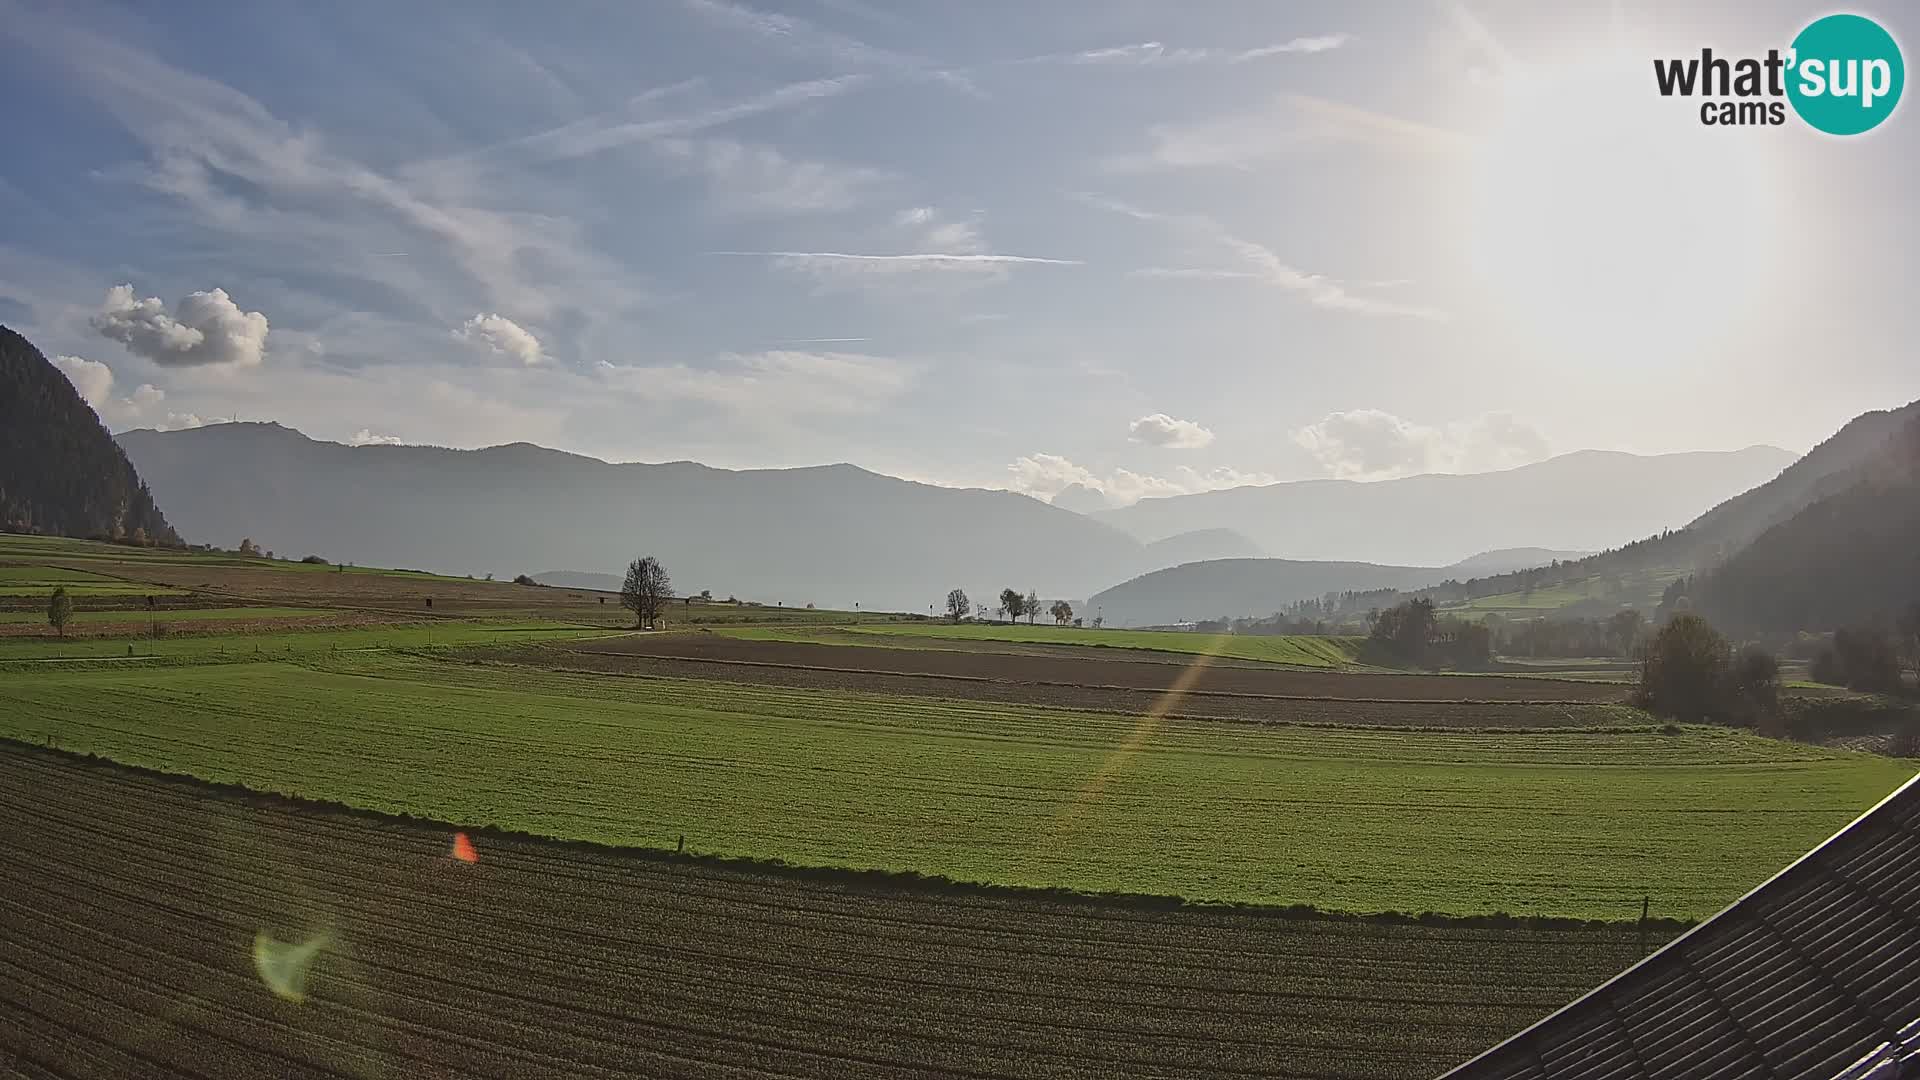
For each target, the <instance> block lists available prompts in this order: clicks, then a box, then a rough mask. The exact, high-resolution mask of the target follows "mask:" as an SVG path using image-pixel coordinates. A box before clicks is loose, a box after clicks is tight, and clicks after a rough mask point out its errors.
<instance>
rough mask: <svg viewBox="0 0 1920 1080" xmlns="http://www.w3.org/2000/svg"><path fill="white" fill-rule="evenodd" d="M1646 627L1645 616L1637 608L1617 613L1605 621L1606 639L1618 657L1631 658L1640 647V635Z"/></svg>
mask: <svg viewBox="0 0 1920 1080" xmlns="http://www.w3.org/2000/svg"><path fill="white" fill-rule="evenodd" d="M1646 626H1647V619H1646V616H1644V615H1642V614H1640V612H1639V610H1638V609H1637V608H1628V609H1626V610H1625V611H1617V612H1615V613H1614V614H1613V615H1612V616H1610V617H1609V618H1608V619H1607V637H1608V639H1610V640H1611V641H1612V642H1613V649H1614V652H1615V653H1616V654H1618V655H1620V656H1632V655H1633V651H1634V650H1635V649H1637V648H1639V647H1640V635H1641V634H1642V633H1644V632H1645V630H1646Z"/></svg>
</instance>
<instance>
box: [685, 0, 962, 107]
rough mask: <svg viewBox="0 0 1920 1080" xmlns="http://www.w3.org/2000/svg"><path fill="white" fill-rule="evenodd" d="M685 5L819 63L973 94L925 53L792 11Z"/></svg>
mask: <svg viewBox="0 0 1920 1080" xmlns="http://www.w3.org/2000/svg"><path fill="white" fill-rule="evenodd" d="M683 2H684V3H685V5H686V7H687V8H688V9H689V10H691V11H692V12H694V13H695V14H696V15H699V16H700V17H701V18H703V19H705V20H707V21H708V22H709V23H711V24H713V25H715V26H719V27H723V28H726V29H729V30H733V31H736V32H738V33H742V34H746V35H748V36H751V37H753V38H756V39H758V40H759V41H761V42H763V43H765V44H766V45H768V46H770V47H772V48H774V49H778V50H779V51H781V52H784V53H787V54H789V55H794V56H801V57H806V58H809V59H813V60H819V61H823V62H825V63H827V64H830V65H832V66H833V67H834V68H835V69H837V70H839V71H842V72H845V71H855V72H871V73H876V74H887V75H894V76H900V77H905V78H911V79H927V80H932V81H936V82H941V83H945V84H947V85H948V86H951V87H953V88H954V89H956V90H960V91H963V92H965V93H969V94H978V93H979V90H978V88H976V87H975V86H974V85H973V82H972V80H970V79H968V78H967V76H966V75H965V74H963V73H961V72H959V71H955V70H953V69H951V68H946V67H942V66H940V65H937V64H934V63H933V62H931V61H929V60H927V59H926V58H925V57H921V56H915V55H913V54H911V53H904V52H896V51H894V50H892V49H885V48H881V47H879V46H876V45H869V44H867V43H866V42H864V41H861V40H860V39H859V38H856V37H853V36H851V35H849V34H842V33H840V32H838V31H835V30H828V29H826V28H825V27H822V26H818V25H816V24H814V23H812V22H809V21H808V20H806V19H803V18H800V17H799V16H797V15H781V14H777V13H775V12H770V11H761V10H758V9H757V8H750V7H747V6H745V5H743V4H734V3H729V2H727V0H683Z"/></svg>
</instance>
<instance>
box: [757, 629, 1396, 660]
mask: <svg viewBox="0 0 1920 1080" xmlns="http://www.w3.org/2000/svg"><path fill="white" fill-rule="evenodd" d="M725 632H726V633H728V634H730V635H733V636H736V637H746V638H757V639H760V640H765V641H813V640H817V638H814V637H811V636H808V635H806V634H805V633H799V634H792V633H788V632H786V631H783V630H781V629H777V628H775V629H748V630H728V631H725ZM863 637H865V638H869V639H871V643H872V644H874V645H893V646H902V645H904V646H906V647H909V648H910V647H912V646H913V645H914V643H915V641H916V640H918V641H922V642H928V643H933V642H939V641H943V640H944V641H1007V642H1015V643H1018V644H1027V645H1071V646H1080V647H1091V648H1102V647H1104V648H1109V649H1147V650H1152V651H1155V652H1171V653H1183V654H1189V655H1212V656H1224V657H1231V658H1233V659H1236V660H1264V661H1268V662H1270V663H1276V664H1292V665H1295V666H1299V667H1320V668H1325V667H1339V666H1341V665H1344V664H1350V663H1352V662H1353V659H1354V652H1355V650H1356V649H1357V648H1358V645H1359V639H1358V638H1342V637H1310V636H1304V635H1303V636H1278V635H1275V636H1260V635H1251V634H1249V635H1234V634H1188V633H1182V632H1180V631H1177V630H1088V629H1081V628H1077V627H1061V626H1037V625H1036V626H1025V625H1018V624H1006V625H998V624H992V623H958V624H956V623H940V622H924V623H882V624H876V625H858V626H846V627H842V628H841V632H840V633H839V634H838V636H836V638H835V641H836V642H837V643H838V644H843V645H844V644H855V645H857V644H862V643H863V641H862V640H861V639H862V638H863ZM887 639H893V640H887Z"/></svg>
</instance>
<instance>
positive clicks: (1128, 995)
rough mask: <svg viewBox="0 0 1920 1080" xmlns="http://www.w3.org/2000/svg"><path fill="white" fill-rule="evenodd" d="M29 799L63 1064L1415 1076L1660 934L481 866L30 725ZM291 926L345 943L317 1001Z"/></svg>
mask: <svg viewBox="0 0 1920 1080" xmlns="http://www.w3.org/2000/svg"><path fill="white" fill-rule="evenodd" d="M0 818H4V820H6V821H7V823H8V824H7V827H6V828H4V829H0V1062H4V1063H5V1067H4V1068H0V1071H8V1072H10V1073H12V1074H14V1075H23V1076H35V1077H95V1076H102V1077H105V1076H114V1077H118V1076H143V1077H149V1076H153V1077H176V1076H225V1075H234V1076H239V1075H246V1076H275V1077H302V1078H304V1077H338V1076H393V1077H399V1076H449V1075H461V1076H483V1077H544V1076H594V1077H606V1076H624V1075H635V1076H674V1077H688V1078H695V1080H705V1078H713V1080H720V1078H728V1080H756V1078H760V1077H787V1078H800V1080H806V1078H812V1077H823V1078H824V1077H833V1078H836V1080H838V1078H847V1080H882V1078H893V1077H940V1078H970V1080H991V1078H997V1077H1010V1078H1011V1077H1021V1078H1029V1077H1041V1078H1054V1077H1059V1078H1089V1080H1091V1078H1095V1077H1099V1078H1107V1077H1133V1076H1153V1077H1163V1078H1171V1080H1185V1078H1192V1080H1198V1078H1200V1077H1232V1076H1251V1075H1256V1074H1257V1075H1260V1076H1266V1077H1294V1078H1302V1080H1305V1078H1318V1080H1348V1078H1352V1080H1359V1078H1363V1077H1364V1078H1395V1077H1407V1078H1414V1077H1426V1076H1431V1075H1434V1074H1435V1073H1437V1072H1439V1071H1441V1070H1443V1069H1445V1068H1447V1067H1448V1066H1450V1065H1452V1064H1454V1063H1455V1062H1457V1061H1459V1060H1461V1059H1464V1058H1466V1057H1468V1056H1471V1055H1472V1054H1474V1053H1475V1052H1477V1051H1479V1050H1480V1049H1482V1048H1484V1047H1485V1046H1487V1045H1490V1044H1492V1043H1494V1042H1496V1041H1498V1040H1499V1039H1501V1038H1503V1037H1504V1036H1506V1035H1508V1034H1510V1033H1511V1032H1513V1031H1515V1030H1517V1029H1519V1028H1521V1027H1523V1026H1525V1025H1526V1024H1528V1023H1530V1022H1531V1021H1533V1020H1534V1019H1536V1018H1538V1017H1539V1016H1541V1015H1543V1014H1545V1013H1547V1012H1549V1011H1551V1010H1552V1009H1554V1008H1556V1007H1558V1006H1559V1005H1561V1004H1563V1003H1564V1002H1566V1001H1567V1000H1570V999H1571V998H1573V997H1575V996H1577V995H1579V994H1580V993H1581V992H1583V991H1584V990H1586V989H1587V988H1588V987H1590V986H1592V985H1593V984H1595V983H1597V982H1599V981H1601V980H1602V979H1604V978H1606V977H1607V976H1608V975H1610V974H1612V973H1613V972H1615V971H1616V970H1618V969H1620V968H1622V967H1624V966H1625V965H1627V964H1628V963H1630V962H1632V961H1633V960H1634V959H1635V958H1636V956H1637V954H1638V942H1637V941H1636V931H1635V928H1634V927H1633V926H1632V925H1631V924H1608V925H1600V924H1573V925H1569V926H1564V927H1561V928H1546V927H1541V926H1532V925H1512V926H1505V927H1501V926H1482V925H1468V924H1462V923H1445V922H1440V923H1434V924H1430V925H1429V924H1414V923H1407V922H1397V923H1396V922H1382V921H1364V920H1355V919H1337V918H1328V917H1324V916H1299V915H1297V914H1296V915H1292V916H1286V915H1284V914H1282V913H1279V912H1275V911H1271V910H1267V911H1262V910H1258V909H1226V908H1215V909H1205V908H1191V907H1188V908H1154V907H1147V906H1141V905H1137V904H1131V905H1130V904H1121V903H1112V902H1101V901H1088V900H1072V899H1067V898H1056V897H1049V896H1046V895H1044V894H1033V893H1021V892H1017V891H1000V892H979V891H962V890H944V891H943V890H938V889H934V888H929V887H925V886H918V885H914V884H912V883H908V882H901V881H897V880H891V879H876V878H871V877H865V878H863V877H860V876H856V875H840V874H834V873H824V872H823V873H816V874H810V875H800V874H796V873H794V872H791V871H777V870H763V869H756V868H752V867H747V866H740V865H729V864H722V863H716V862H712V861H707V860H694V859H676V858H668V857H660V856H644V855H641V854H638V853H634V852H623V851H620V850H617V849H596V848H591V847H587V846H582V845H566V844H558V843H553V842H548V841H541V840H537V839H533V838H528V837H523V836H516V835H510V834H501V833H492V832H487V833H475V834H473V835H472V837H471V839H472V849H471V851H472V854H473V855H474V860H473V861H471V862H466V861H461V860H457V859H455V858H453V857H451V855H452V852H453V850H454V848H453V846H452V839H453V831H452V829H451V827H448V826H442V825H437V824H434V823H432V822H428V821H423V820H419V819H399V818H389V817H381V816H378V815H373V814H367V813H363V812H351V811H347V810H344V809H340V808H335V807H330V806H325V805H321V804H314V803H301V802H295V801H292V800H285V799H276V798H269V797H265V796H259V795H253V794H250V793H246V792H243V791H240V790H238V789H234V788H215V787H211V786H208V785H203V784H198V783H196V782H193V781H188V780H182V779H178V778H168V777H160V776H156V775H153V774H148V773H143V772H136V771H131V770H126V769H123V768H120V767H118V766H113V765H109V764H107V763H104V762H98V761H90V760H83V759H78V758H73V757H69V756H66V755H60V754H54V753H50V752H45V751H38V750H31V749H27V748H22V747H19V746H18V745H16V744H10V743H0ZM261 934H264V935H267V936H268V937H269V938H270V939H272V940H274V941H280V942H289V943H298V942H306V941H310V940H314V939H316V938H318V939H321V940H322V941H323V944H322V945H321V946H320V948H319V950H318V952H317V953H316V954H315V958H314V959H313V961H312V963H311V965H310V966H308V967H307V968H306V969H305V981H304V984H303V986H302V987H301V989H302V990H303V994H302V996H301V999H300V1000H291V999H289V998H285V997H280V996H276V994H275V993H273V992H271V991H270V990H269V987H268V985H267V984H266V983H265V982H263V980H262V978H261V977H260V976H259V974H258V973H257V971H256V965H255V961H254V959H253V953H254V950H255V948H256V935H261ZM1670 934H1671V931H1670V930H1660V929H1656V930H1655V931H1654V932H1653V933H1652V934H1651V935H1650V936H1649V937H1648V939H1647V940H1646V942H1645V944H1646V945H1647V946H1648V947H1652V946H1655V945H1658V944H1660V943H1661V942H1662V941H1663V940H1665V938H1666V937H1667V936H1670ZM289 989H291V987H289Z"/></svg>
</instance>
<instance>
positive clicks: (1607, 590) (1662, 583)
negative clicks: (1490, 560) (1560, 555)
mask: <svg viewBox="0 0 1920 1080" xmlns="http://www.w3.org/2000/svg"><path fill="white" fill-rule="evenodd" d="M1681 576H1682V572H1681V571H1678V570H1647V571H1640V572H1636V573H1631V574H1618V575H1608V576H1606V577H1602V576H1601V575H1598V574H1593V575H1589V576H1587V577H1583V578H1576V579H1574V580H1572V581H1567V582H1562V583H1559V584H1555V585H1549V586H1546V587H1543V588H1537V589H1534V590H1532V591H1531V592H1524V591H1518V590H1516V591H1514V592H1505V593H1498V594H1495V595H1492V596H1481V597H1476V598H1474V599H1472V600H1467V601H1463V602H1460V603H1453V604H1444V605H1442V606H1441V607H1440V612H1441V614H1443V615H1454V616H1458V617H1460V618H1466V619H1480V618H1484V617H1486V616H1488V615H1499V616H1501V617H1503V618H1508V619H1537V618H1540V617H1541V616H1543V615H1552V614H1554V613H1555V612H1557V611H1561V610H1562V609H1565V608H1570V607H1573V606H1574V605H1576V604H1583V603H1586V602H1588V601H1594V602H1597V603H1599V604H1600V610H1598V611H1595V612H1592V613H1591V614H1596V615H1604V614H1606V613H1607V612H1608V611H1612V610H1618V609H1619V608H1620V607H1621V606H1622V605H1626V604H1632V605H1634V606H1637V607H1640V608H1642V609H1645V608H1649V607H1652V606H1653V605H1655V604H1657V603H1659V601H1660V593H1661V591H1662V590H1663V589H1665V588H1666V587H1667V585H1668V584H1669V583H1670V582H1672V581H1673V580H1674V579H1675V578H1677V577H1681Z"/></svg>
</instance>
